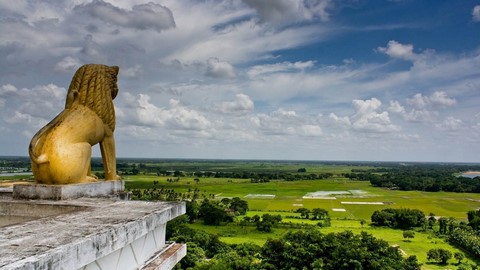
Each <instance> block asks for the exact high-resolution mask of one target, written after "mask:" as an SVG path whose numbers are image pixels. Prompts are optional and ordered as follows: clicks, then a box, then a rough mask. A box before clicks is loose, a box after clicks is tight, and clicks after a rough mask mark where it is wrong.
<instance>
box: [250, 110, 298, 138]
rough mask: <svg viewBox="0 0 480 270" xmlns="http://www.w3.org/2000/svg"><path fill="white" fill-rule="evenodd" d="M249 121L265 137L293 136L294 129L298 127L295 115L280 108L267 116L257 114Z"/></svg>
mask: <svg viewBox="0 0 480 270" xmlns="http://www.w3.org/2000/svg"><path fill="white" fill-rule="evenodd" d="M251 121H252V122H253V123H255V125H256V127H257V128H259V129H260V131H261V132H262V133H263V134H266V135H294V134H295V133H296V131H295V127H297V126H298V125H299V118H298V116H297V113H296V112H295V111H292V110H285V109H282V108H280V109H278V110H276V111H273V112H271V113H269V114H263V113H262V114H258V115H256V116H254V117H252V118H251Z"/></svg>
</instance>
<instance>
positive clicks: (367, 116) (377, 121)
mask: <svg viewBox="0 0 480 270" xmlns="http://www.w3.org/2000/svg"><path fill="white" fill-rule="evenodd" d="M352 104H353V107H354V109H355V114H354V115H353V116H352V117H351V122H352V127H353V128H354V129H357V130H361V131H369V132H392V131H398V130H399V127H398V126H395V125H393V124H392V123H391V121H390V117H389V115H388V112H386V111H383V112H378V111H377V110H378V109H380V106H381V105H382V102H381V101H380V100H378V99H376V98H372V99H369V100H358V99H356V100H353V101H352Z"/></svg>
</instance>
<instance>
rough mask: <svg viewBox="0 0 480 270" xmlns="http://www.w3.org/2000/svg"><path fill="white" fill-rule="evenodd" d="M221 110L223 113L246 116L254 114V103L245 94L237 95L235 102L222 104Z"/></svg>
mask: <svg viewBox="0 0 480 270" xmlns="http://www.w3.org/2000/svg"><path fill="white" fill-rule="evenodd" d="M219 110H220V111H221V112H222V113H232V114H246V113H250V112H253V110H254V103H253V101H252V100H251V99H250V97H249V96H247V95H245V94H237V95H236V100H235V101H225V102H222V103H221V105H220V108H219Z"/></svg>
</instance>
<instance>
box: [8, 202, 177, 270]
mask: <svg viewBox="0 0 480 270" xmlns="http://www.w3.org/2000/svg"><path fill="white" fill-rule="evenodd" d="M2 203H6V202H2V201H0V204H2ZM8 203H12V202H11V201H8ZM19 203H22V202H19ZM23 203H25V202H23ZM29 203H33V202H29ZM41 203H46V202H45V201H42V202H41ZM48 203H49V204H51V205H52V207H55V206H58V207H62V208H63V207H65V206H67V205H69V206H72V207H81V208H83V210H80V211H74V212H68V213H65V214H60V215H55V216H48V217H43V218H40V219H36V220H32V221H27V222H24V223H21V224H16V225H10V226H7V227H3V228H1V229H0V269H2V270H50V269H59V270H76V269H104V270H107V269H114V270H120V269H133V268H126V267H125V265H124V264H123V261H124V260H126V259H128V258H138V257H135V256H137V255H140V256H146V258H145V259H148V258H150V257H151V256H152V255H153V254H154V253H155V251H157V250H159V249H161V250H165V248H164V247H166V245H165V244H166V243H165V239H164V237H165V225H166V223H167V221H169V220H171V219H173V218H175V217H177V216H179V215H181V214H184V213H185V203H182V202H142V201H120V200H116V201H112V200H108V199H98V198H97V199H93V198H82V199H75V200H67V201H50V202H48ZM148 246H149V247H151V248H150V249H149V250H152V252H151V253H149V252H146V250H147V247H148ZM155 247H157V248H155ZM136 248H138V249H136ZM168 250H170V249H169V248H168V249H167V251H165V252H164V253H163V254H169V253H168ZM132 251H133V253H132ZM137 251H139V253H137ZM129 252H130V253H129ZM142 252H143V253H142ZM128 254H131V256H130V257H129V256H128ZM132 254H135V256H134V255H132ZM182 254H184V253H182V251H181V250H180V251H179V252H176V253H173V254H172V256H171V258H170V259H168V260H166V261H165V263H164V264H163V265H165V264H170V263H171V262H173V261H174V260H180V259H181V258H182V256H181V255H182ZM110 261H114V262H116V264H115V265H118V267H115V265H114V266H113V267H110V266H112V264H110V263H107V262H110ZM143 262H144V261H143ZM92 263H93V264H96V263H98V264H99V265H102V263H104V265H105V267H101V268H90V267H88V266H87V265H89V264H92ZM130 263H133V262H130ZM140 265H141V264H139V266H140ZM137 268H138V267H137ZM137 268H135V269H137ZM159 269H168V268H159Z"/></svg>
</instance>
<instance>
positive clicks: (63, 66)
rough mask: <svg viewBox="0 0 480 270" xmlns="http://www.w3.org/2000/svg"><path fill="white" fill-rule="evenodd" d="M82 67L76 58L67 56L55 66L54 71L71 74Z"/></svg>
mask: <svg viewBox="0 0 480 270" xmlns="http://www.w3.org/2000/svg"><path fill="white" fill-rule="evenodd" d="M81 65H82V63H81V61H80V60H79V59H78V58H76V57H70V56H67V57H65V58H63V59H62V61H60V62H58V63H57V64H56V65H55V68H54V69H55V70H56V71H61V72H71V71H75V70H77V69H78V68H79V67H80V66H81Z"/></svg>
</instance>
